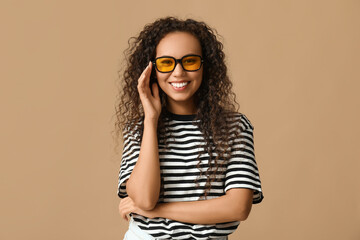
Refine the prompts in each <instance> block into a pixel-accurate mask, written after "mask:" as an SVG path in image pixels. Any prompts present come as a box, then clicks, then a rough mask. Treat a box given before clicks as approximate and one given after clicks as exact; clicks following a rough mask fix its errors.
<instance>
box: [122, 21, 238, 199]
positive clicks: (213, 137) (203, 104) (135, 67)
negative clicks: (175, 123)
mask: <svg viewBox="0 0 360 240" xmlns="http://www.w3.org/2000/svg"><path fill="white" fill-rule="evenodd" d="M176 31H179V32H187V33H190V34H192V35H193V36H195V37H196V38H197V39H198V40H199V41H200V44H201V48H202V55H203V59H204V64H203V68H204V69H203V80H202V83H201V86H200V87H199V89H198V91H197V92H196V93H195V94H194V96H195V105H196V107H197V113H196V117H195V119H194V121H195V122H194V124H196V125H197V126H198V127H199V129H200V131H201V132H202V134H203V137H204V140H205V142H206V145H205V146H201V147H202V148H203V151H200V152H199V155H198V157H197V160H199V162H198V164H197V168H198V169H199V170H200V176H199V178H201V177H202V176H203V175H205V176H206V177H207V180H206V184H205V193H204V195H203V196H201V198H205V199H206V197H207V195H208V192H209V191H210V189H211V183H212V182H214V181H220V179H216V174H217V173H218V172H221V173H223V171H224V166H225V164H226V163H227V160H228V159H229V157H230V155H231V142H232V141H231V139H232V137H233V136H231V135H232V134H235V135H236V136H235V137H237V136H238V131H234V132H230V130H231V129H232V128H234V125H233V124H232V125H231V123H232V122H231V121H227V119H229V118H228V117H227V116H231V115H232V114H234V113H236V112H238V109H239V108H240V105H239V104H238V103H237V102H236V95H235V93H234V92H232V83H231V81H230V79H229V77H228V75H227V67H226V65H225V54H224V52H223V50H222V49H223V44H222V43H221V42H220V41H218V40H217V37H216V35H218V34H217V32H216V30H214V29H212V28H210V27H209V26H208V25H207V24H206V23H204V22H200V21H195V20H193V19H186V20H180V19H178V18H174V17H166V18H161V19H158V20H156V21H155V22H153V23H151V24H148V25H146V26H145V27H144V29H143V30H142V31H141V32H140V34H139V36H137V37H131V38H130V39H129V42H128V43H129V47H128V48H127V50H125V52H124V54H125V57H126V59H125V60H126V64H127V65H126V68H125V71H124V72H123V74H122V75H121V72H120V71H119V73H120V85H121V86H120V89H119V95H118V99H117V100H118V103H117V104H116V106H115V110H116V118H117V121H116V122H115V128H116V130H115V132H116V136H117V138H116V139H117V140H118V138H119V135H120V133H122V134H124V132H125V131H130V132H132V133H133V135H134V136H137V138H138V140H139V142H141V140H142V134H143V130H144V125H143V121H141V120H143V119H144V109H143V107H142V104H141V100H140V96H139V93H138V90H137V84H138V78H139V77H140V75H141V73H142V72H143V70H144V69H145V67H146V66H147V65H148V63H149V61H151V60H153V59H154V58H155V55H156V46H157V45H158V43H159V42H160V40H161V39H162V38H163V37H165V36H166V35H167V34H168V33H171V32H176ZM155 79H156V75H155V71H153V72H152V74H151V76H150V82H154V81H155ZM159 94H160V100H161V104H162V111H161V115H160V117H159V120H158V128H157V129H158V141H159V143H160V142H162V143H164V144H165V146H167V143H166V140H167V138H165V137H161V136H164V133H165V132H166V126H165V124H164V122H165V118H166V117H168V116H166V111H163V110H164V109H166V106H167V100H166V94H165V93H164V92H163V91H162V90H161V88H160V87H159ZM196 120H201V121H196ZM139 122H142V123H141V124H138V123H139ZM238 129H240V127H239V126H238ZM122 136H123V135H122ZM117 142H118V141H117ZM117 146H118V145H117ZM199 147H200V146H199ZM204 153H208V154H209V161H208V168H207V170H206V172H205V173H204V172H203V171H202V170H201V169H200V163H201V160H200V156H201V155H202V154H204ZM221 159H222V160H221ZM221 169H222V170H221ZM199 178H198V179H199ZM198 179H196V180H195V183H196V186H199V185H198ZM161 193H163V182H162V184H161Z"/></svg>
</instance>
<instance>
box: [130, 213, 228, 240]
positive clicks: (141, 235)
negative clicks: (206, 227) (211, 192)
mask: <svg viewBox="0 0 360 240" xmlns="http://www.w3.org/2000/svg"><path fill="white" fill-rule="evenodd" d="M156 239H158V238H154V237H153V236H151V235H150V234H148V233H146V232H145V231H143V230H141V228H139V226H138V225H136V223H135V222H134V219H133V218H131V219H130V223H129V229H128V230H127V232H126V233H125V236H124V240H156ZM227 239H228V237H227V236H226V237H221V238H216V239H213V240H227Z"/></svg>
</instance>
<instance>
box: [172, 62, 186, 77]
mask: <svg viewBox="0 0 360 240" xmlns="http://www.w3.org/2000/svg"><path fill="white" fill-rule="evenodd" d="M184 74H185V70H184V69H183V67H182V66H181V64H180V62H178V63H177V64H176V66H175V69H174V71H173V76H174V77H176V76H179V77H180V76H183V75H184Z"/></svg>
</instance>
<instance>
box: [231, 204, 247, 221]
mask: <svg viewBox="0 0 360 240" xmlns="http://www.w3.org/2000/svg"><path fill="white" fill-rule="evenodd" d="M250 212H251V206H250V207H245V208H241V209H238V210H237V211H234V213H236V216H235V217H234V218H235V219H236V221H241V222H242V221H245V220H246V219H247V218H248V217H249V215H250Z"/></svg>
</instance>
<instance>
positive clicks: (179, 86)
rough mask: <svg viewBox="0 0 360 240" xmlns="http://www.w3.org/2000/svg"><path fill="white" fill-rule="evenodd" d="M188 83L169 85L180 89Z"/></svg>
mask: <svg viewBox="0 0 360 240" xmlns="http://www.w3.org/2000/svg"><path fill="white" fill-rule="evenodd" d="M188 83H189V82H184V83H170V84H171V85H173V86H174V87H176V88H182V87H184V86H186V85H188Z"/></svg>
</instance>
